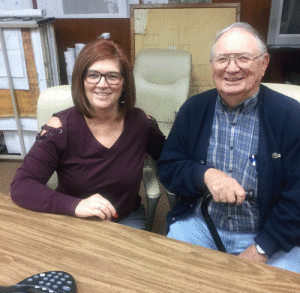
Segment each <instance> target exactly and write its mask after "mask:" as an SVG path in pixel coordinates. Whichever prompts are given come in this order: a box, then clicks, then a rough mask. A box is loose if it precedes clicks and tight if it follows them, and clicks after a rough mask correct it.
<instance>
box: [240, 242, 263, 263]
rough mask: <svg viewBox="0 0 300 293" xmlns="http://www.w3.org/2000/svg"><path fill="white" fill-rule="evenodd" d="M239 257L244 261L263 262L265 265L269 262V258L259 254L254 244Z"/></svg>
mask: <svg viewBox="0 0 300 293" xmlns="http://www.w3.org/2000/svg"><path fill="white" fill-rule="evenodd" d="M238 256H239V257H241V258H243V259H249V260H253V261H258V262H263V263H265V262H266V261H267V260H268V257H267V256H266V255H263V254H260V253H258V251H257V249H256V247H255V245H254V244H252V245H251V246H250V247H248V248H247V249H246V250H244V251H243V252H242V253H240V254H239V255H238Z"/></svg>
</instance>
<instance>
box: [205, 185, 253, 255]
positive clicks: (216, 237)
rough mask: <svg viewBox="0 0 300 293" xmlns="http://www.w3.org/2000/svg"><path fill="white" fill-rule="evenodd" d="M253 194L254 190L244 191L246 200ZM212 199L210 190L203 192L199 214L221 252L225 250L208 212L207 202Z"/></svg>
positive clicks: (251, 197)
mask: <svg viewBox="0 0 300 293" xmlns="http://www.w3.org/2000/svg"><path fill="white" fill-rule="evenodd" d="M253 195H254V191H253V190H249V191H247V192H246V200H251V199H253ZM211 199H212V195H211V193H210V192H208V193H207V194H205V195H204V196H203V200H202V203H201V214H202V216H203V219H204V221H205V223H206V225H207V228H208V230H209V232H210V234H211V236H212V238H213V240H214V242H215V244H216V246H217V248H218V250H219V251H222V252H226V249H225V247H224V244H223V242H222V240H221V238H220V235H219V233H218V231H217V229H216V227H215V225H214V222H213V220H212V219H211V217H210V215H209V213H208V204H209V202H210V200H211Z"/></svg>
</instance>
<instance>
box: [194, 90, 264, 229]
mask: <svg viewBox="0 0 300 293" xmlns="http://www.w3.org/2000/svg"><path fill="white" fill-rule="evenodd" d="M257 96H258V93H257V94H255V95H254V96H252V97H250V98H249V99H247V100H246V101H244V102H243V103H241V104H240V105H238V106H237V107H236V108H235V109H234V110H233V111H230V109H229V108H228V107H227V106H226V105H225V104H224V103H223V101H222V99H221V98H220V96H219V97H218V99H217V103H216V109H215V116H214V121H213V126H212V133H211V137H210V141H209V147H208V154H207V165H208V166H210V167H213V168H215V169H218V170H221V171H223V172H224V173H226V174H228V175H229V176H231V177H232V178H235V179H236V180H237V181H238V183H239V184H241V186H242V187H243V188H244V189H245V190H246V191H248V190H250V189H253V190H254V200H253V201H252V200H251V201H246V200H245V202H244V203H243V204H242V205H241V206H237V205H230V204H225V203H216V202H214V201H213V200H212V201H211V202H210V204H209V207H208V211H209V213H210V216H211V218H212V220H213V221H214V224H215V226H216V227H217V228H220V229H222V230H226V231H231V232H256V231H257V229H258V226H259V211H258V203H257V171H256V166H255V164H254V163H253V162H251V160H250V158H251V156H252V155H256V154H257V150H258V134H259V121H258V110H257V107H256V104H257ZM199 212H200V203H199V204H198V206H197V207H196V214H198V215H199Z"/></svg>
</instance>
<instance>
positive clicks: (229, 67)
mask: <svg viewBox="0 0 300 293" xmlns="http://www.w3.org/2000/svg"><path fill="white" fill-rule="evenodd" d="M226 70H228V71H233V72H235V71H240V67H239V66H238V65H237V62H236V58H235V57H230V58H229V61H228V65H227V67H226Z"/></svg>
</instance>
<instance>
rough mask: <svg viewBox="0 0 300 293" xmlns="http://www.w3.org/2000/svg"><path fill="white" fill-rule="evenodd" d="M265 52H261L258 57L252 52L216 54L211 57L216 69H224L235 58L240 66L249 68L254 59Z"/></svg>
mask: <svg viewBox="0 0 300 293" xmlns="http://www.w3.org/2000/svg"><path fill="white" fill-rule="evenodd" d="M264 54H265V53H261V54H260V55H258V56H256V57H254V56H253V55H252V54H251V53H236V54H219V55H216V56H214V57H213V58H212V59H211V62H212V65H213V67H214V68H215V69H217V70H222V69H225V68H226V67H227V66H228V65H229V62H230V60H231V59H234V61H235V63H236V65H237V66H238V67H239V68H241V69H249V68H250V67H251V66H252V65H253V62H254V60H255V59H257V58H258V57H260V56H262V55H264Z"/></svg>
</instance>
